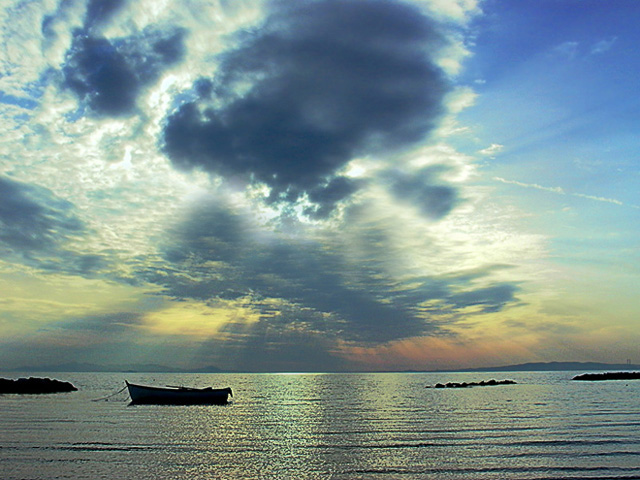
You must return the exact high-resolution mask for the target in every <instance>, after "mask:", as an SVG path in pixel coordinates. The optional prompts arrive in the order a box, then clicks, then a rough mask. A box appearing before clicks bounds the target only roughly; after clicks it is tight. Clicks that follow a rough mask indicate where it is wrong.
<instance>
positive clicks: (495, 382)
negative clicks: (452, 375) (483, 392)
mask: <svg viewBox="0 0 640 480" xmlns="http://www.w3.org/2000/svg"><path fill="white" fill-rule="evenodd" d="M515 384H516V382H515V381H513V380H493V379H492V380H488V381H484V380H483V381H481V382H461V383H457V382H449V383H436V384H435V385H433V386H431V385H428V386H427V388H469V387H488V386H494V385H515Z"/></svg>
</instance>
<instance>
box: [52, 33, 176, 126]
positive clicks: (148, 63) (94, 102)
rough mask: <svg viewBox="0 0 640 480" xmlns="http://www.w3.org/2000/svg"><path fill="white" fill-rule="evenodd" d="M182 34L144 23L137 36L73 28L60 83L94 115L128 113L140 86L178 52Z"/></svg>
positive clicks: (131, 111)
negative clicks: (112, 36)
mask: <svg viewBox="0 0 640 480" xmlns="http://www.w3.org/2000/svg"><path fill="white" fill-rule="evenodd" d="M184 33H185V32H184V30H182V29H176V28H171V29H168V30H162V29H157V28H152V27H149V28H146V29H144V30H143V31H142V32H141V33H140V34H139V35H135V36H130V37H124V38H118V39H107V38H104V37H100V36H94V35H92V34H90V33H89V32H88V31H87V30H77V31H76V32H75V34H74V38H73V44H72V45H71V48H70V50H69V51H68V52H67V58H66V62H65V66H64V68H63V71H62V73H63V77H64V78H63V82H62V85H63V87H65V88H68V89H70V90H71V91H73V92H74V93H75V94H76V96H77V97H78V98H79V99H80V101H81V102H82V105H83V106H84V107H85V108H87V109H88V111H89V112H90V113H91V114H93V115H107V116H122V115H125V116H126V115H131V114H132V113H134V111H135V108H136V100H137V98H138V95H139V94H140V91H141V89H142V88H143V87H144V86H146V85H148V84H151V83H152V82H154V81H155V80H157V79H158V77H159V76H160V74H161V73H162V71H163V70H165V69H166V68H167V67H169V66H171V65H174V64H176V63H177V62H179V61H180V60H181V58H182V57H183V54H184V44H183V37H184Z"/></svg>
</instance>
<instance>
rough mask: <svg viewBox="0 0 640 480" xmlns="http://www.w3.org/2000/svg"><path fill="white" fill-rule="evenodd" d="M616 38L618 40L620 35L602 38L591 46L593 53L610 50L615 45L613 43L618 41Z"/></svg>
mask: <svg viewBox="0 0 640 480" xmlns="http://www.w3.org/2000/svg"><path fill="white" fill-rule="evenodd" d="M616 40H618V37H611V38H607V39H604V40H600V41H599V42H597V43H595V44H594V45H593V46H592V47H591V53H592V54H593V55H597V54H599V53H604V52H606V51H608V50H611V47H613V44H614V43H616Z"/></svg>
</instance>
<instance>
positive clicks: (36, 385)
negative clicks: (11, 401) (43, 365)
mask: <svg viewBox="0 0 640 480" xmlns="http://www.w3.org/2000/svg"><path fill="white" fill-rule="evenodd" d="M75 390H78V389H77V388H76V387H74V386H73V384H71V383H69V382H62V381H60V380H52V379H50V378H35V377H30V378H19V379H17V380H7V379H6V378H0V394H2V393H26V394H34V393H35V394H37V393H61V392H73V391H75Z"/></svg>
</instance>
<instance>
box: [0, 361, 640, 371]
mask: <svg viewBox="0 0 640 480" xmlns="http://www.w3.org/2000/svg"><path fill="white" fill-rule="evenodd" d="M589 370H595V371H602V370H622V371H625V370H640V365H637V364H626V363H624V364H621V363H599V362H532V363H521V364H517V365H502V366H496V367H481V368H460V369H448V370H428V369H425V370H405V371H396V372H393V371H388V372H370V373H454V372H460V373H465V372H471V373H474V372H558V371H589ZM2 371H5V372H25V373H30V372H105V373H106V372H112V373H251V372H250V371H247V372H240V371H237V370H226V369H221V368H218V367H216V366H213V365H209V366H204V367H200V368H175V367H168V366H166V365H159V364H152V363H149V364H133V365H100V364H94V363H64V364H59V365H32V366H20V367H16V368H7V369H3V370H2ZM256 373H266V372H256ZM308 373H317V372H308ZM327 373H331V372H327ZM337 373H367V372H363V371H354V372H337Z"/></svg>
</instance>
